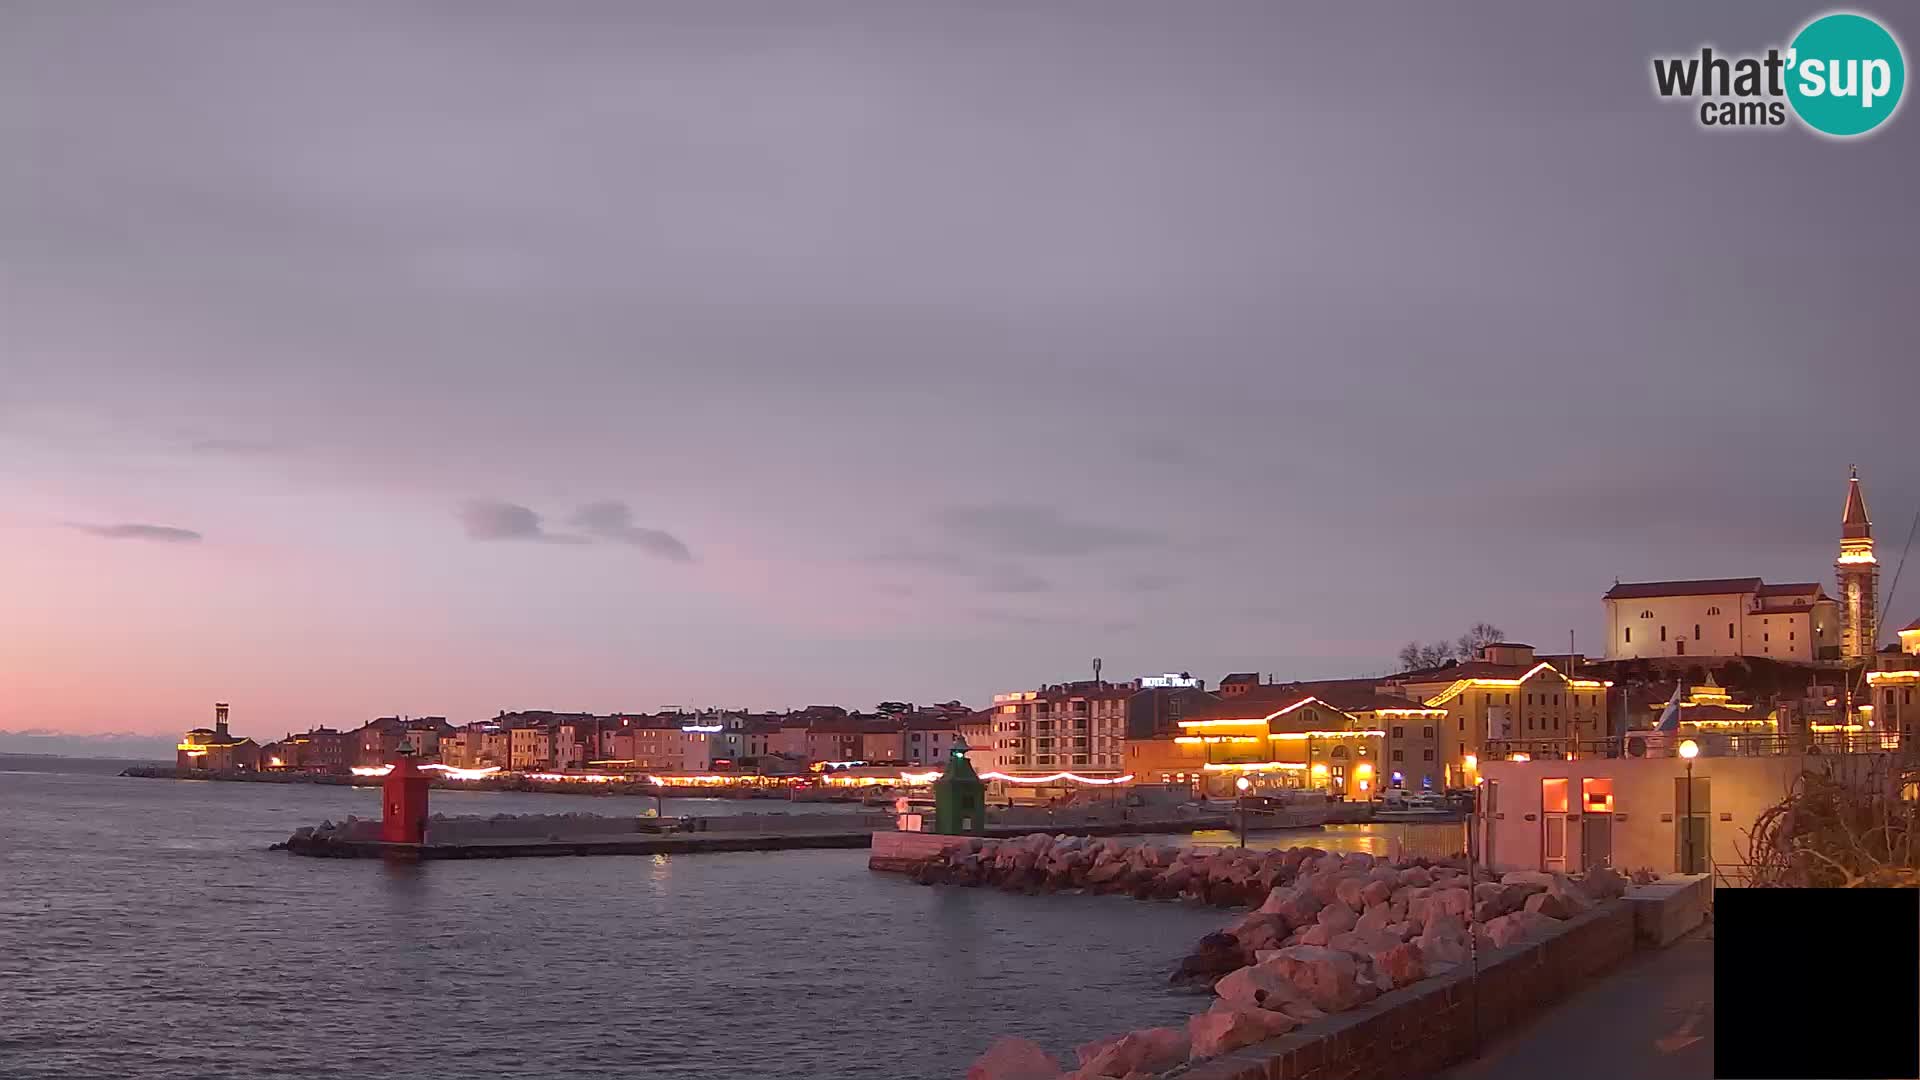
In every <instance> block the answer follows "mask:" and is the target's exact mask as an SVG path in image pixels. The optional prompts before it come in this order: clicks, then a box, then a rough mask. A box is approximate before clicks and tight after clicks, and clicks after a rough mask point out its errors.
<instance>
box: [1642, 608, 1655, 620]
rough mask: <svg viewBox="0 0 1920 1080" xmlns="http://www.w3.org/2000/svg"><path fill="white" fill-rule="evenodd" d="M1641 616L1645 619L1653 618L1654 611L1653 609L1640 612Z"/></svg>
mask: <svg viewBox="0 0 1920 1080" xmlns="http://www.w3.org/2000/svg"><path fill="white" fill-rule="evenodd" d="M1640 617H1641V618H1643V619H1651V618H1653V612H1652V611H1651V610H1648V611H1643V612H1641V613H1640Z"/></svg>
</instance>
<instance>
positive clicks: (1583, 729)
mask: <svg viewBox="0 0 1920 1080" xmlns="http://www.w3.org/2000/svg"><path fill="white" fill-rule="evenodd" d="M1612 685H1613V684H1612V683H1611V682H1608V681H1606V680H1602V679H1591V678H1581V677H1577V676H1569V675H1568V674H1566V673H1563V672H1561V671H1560V670H1559V669H1558V668H1557V667H1555V666H1554V665H1553V663H1552V662H1550V661H1547V660H1541V659H1538V658H1537V657H1536V656H1535V655H1534V650H1533V646H1531V645H1525V644H1520V643H1517V642H1497V643H1495V644H1492V645H1488V646H1485V647H1484V648H1482V649H1481V650H1480V654H1479V656H1478V658H1476V659H1474V660H1471V661H1469V662H1467V663H1464V664H1450V665H1448V666H1443V667H1439V668H1432V669H1429V670H1426V671H1412V672H1403V673H1401V674H1398V675H1394V676H1391V677H1389V678H1388V679H1385V680H1383V681H1382V682H1381V684H1380V689H1381V691H1382V692H1383V693H1389V694H1395V695H1398V696H1401V697H1405V698H1410V699H1412V700H1414V701H1417V702H1419V703H1420V704H1421V705H1423V706H1425V707H1427V708H1431V709H1444V710H1446V716H1445V718H1444V719H1442V720H1441V721H1440V722H1439V725H1438V730H1437V731H1436V732H1435V739H1436V743H1435V747H1434V749H1435V755H1436V757H1438V758H1439V762H1440V777H1439V778H1438V779H1437V782H1439V783H1443V784H1444V786H1446V787H1448V788H1463V787H1471V786H1473V785H1474V784H1475V783H1476V782H1477V778H1476V774H1475V767H1476V765H1477V764H1478V763H1479V761H1480V760H1481V758H1482V756H1483V754H1484V753H1485V746H1486V743H1487V741H1488V740H1490V739H1501V740H1536V741H1537V742H1538V743H1539V744H1540V746H1539V750H1540V752H1544V753H1571V752H1573V750H1574V748H1575V745H1576V744H1577V743H1579V742H1581V741H1591V740H1597V739H1601V738H1604V737H1605V736H1606V735H1607V733H1608V727H1607V715H1608V713H1607V689H1608V687H1610V686H1612ZM1425 726H1426V725H1425V724H1424V723H1423V724H1421V727H1422V729H1423V730H1424V728H1425Z"/></svg>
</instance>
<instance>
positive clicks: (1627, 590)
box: [1602, 577, 1765, 600]
mask: <svg viewBox="0 0 1920 1080" xmlns="http://www.w3.org/2000/svg"><path fill="white" fill-rule="evenodd" d="M1764 587H1765V584H1764V583H1763V582H1762V581H1761V580H1760V579H1759V578H1757V577H1738V578H1695V579H1693V580H1690V581H1616V582H1614V583H1613V588H1611V589H1608V590H1607V595H1606V596H1605V597H1603V598H1602V599H1606V600H1642V599H1648V598H1651V597H1656V596H1719V595H1721V594H1723V593H1757V592H1759V591H1760V590H1761V589H1762V588H1764Z"/></svg>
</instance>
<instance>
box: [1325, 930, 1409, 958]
mask: <svg viewBox="0 0 1920 1080" xmlns="http://www.w3.org/2000/svg"><path fill="white" fill-rule="evenodd" d="M1398 944H1400V939H1399V938H1396V937H1392V936H1390V935H1389V934H1387V933H1386V932H1385V931H1380V932H1377V933H1371V934H1363V933H1360V932H1359V931H1356V930H1349V931H1347V932H1346V933H1344V934H1335V935H1333V937H1332V939H1331V940H1329V941H1328V942H1327V946H1328V947H1329V948H1333V949H1338V950H1340V951H1341V952H1343V953H1346V954H1347V955H1349V956H1351V957H1353V958H1354V959H1356V960H1371V959H1373V954H1375V953H1377V952H1385V951H1386V950H1388V949H1391V948H1393V947H1394V946H1395V945H1398Z"/></svg>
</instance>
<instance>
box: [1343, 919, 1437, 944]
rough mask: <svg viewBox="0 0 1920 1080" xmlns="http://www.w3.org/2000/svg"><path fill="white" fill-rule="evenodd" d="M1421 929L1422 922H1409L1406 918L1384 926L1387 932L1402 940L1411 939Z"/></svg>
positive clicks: (1356, 928)
mask: <svg viewBox="0 0 1920 1080" xmlns="http://www.w3.org/2000/svg"><path fill="white" fill-rule="evenodd" d="M1354 929H1355V930H1358V929H1360V928H1359V927H1358V926H1356V927H1354ZM1421 929H1422V928H1421V926H1420V924H1418V923H1413V922H1407V921H1405V920H1402V921H1400V922H1396V923H1388V924H1387V925H1386V927H1385V928H1384V930H1385V932H1386V933H1388V934H1391V935H1393V936H1394V937H1397V938H1399V939H1400V940H1401V941H1408V940H1411V939H1412V938H1413V936H1414V935H1415V934H1418V933H1419V932H1420V931H1421Z"/></svg>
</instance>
